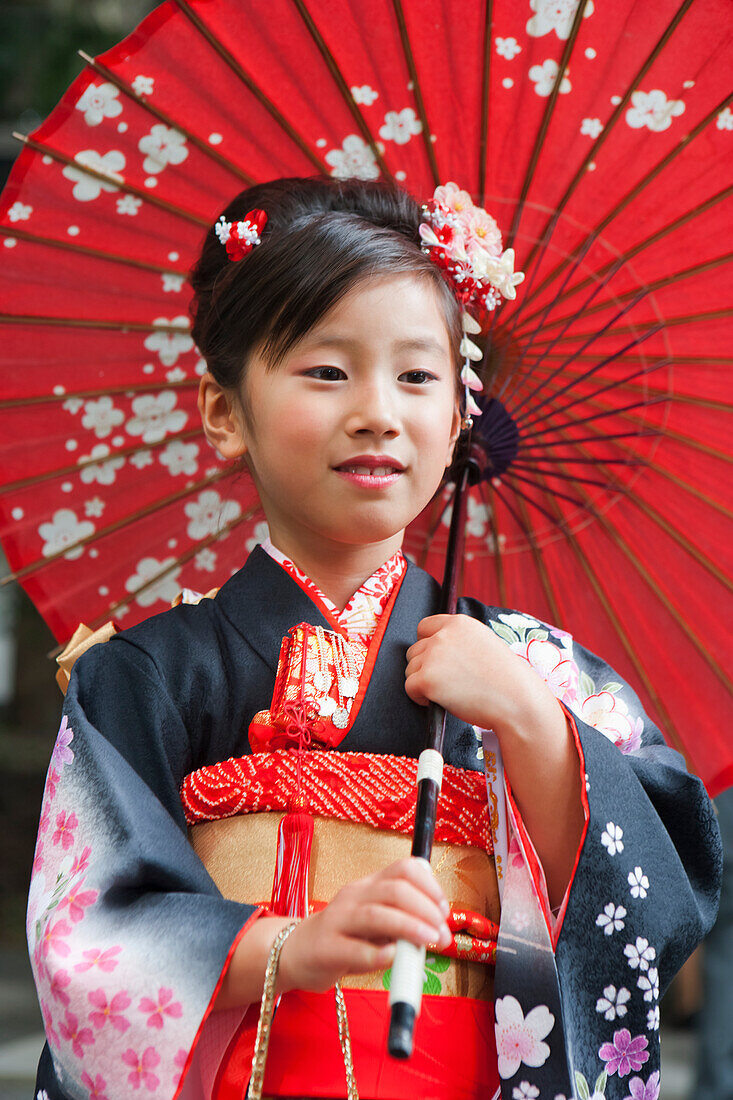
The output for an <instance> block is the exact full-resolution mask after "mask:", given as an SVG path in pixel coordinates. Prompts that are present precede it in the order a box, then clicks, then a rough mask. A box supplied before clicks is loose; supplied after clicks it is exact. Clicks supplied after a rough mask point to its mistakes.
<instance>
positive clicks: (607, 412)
mask: <svg viewBox="0 0 733 1100" xmlns="http://www.w3.org/2000/svg"><path fill="white" fill-rule="evenodd" d="M668 400H669V398H668V397H667V396H665V395H660V396H659V397H653V398H652V399H651V400H649V401H634V402H633V403H631V404H629V405H621V406H620V407H619V408H609V407H608V406H602V408H603V411H602V412H598V413H590V414H589V415H588V416H579V417H575V418H574V419H572V420H567V421H566V422H565V423H564V424H548V425H547V427H545V428H544V429H543V430H542V431H541V432H534V433H533V434H532V439H533V440H535V442H536V441H537V440H538V439H541V438H542V437H543V436H544V435H551V434H553V433H554V432H559V431H561V430H562V429H563V428H572V427H575V426H576V425H578V424H590V423H592V422H594V421H596V420H603V418H604V417H606V416H615V415H617V414H619V413H622V412H626V411H627V410H629V409H638V408H647V407H648V406H649V405H658V404H660V403H661V402H663V401H668ZM591 404H594V405H596V406H597V405H598V403H597V402H591ZM570 442H572V440H571V441H570Z"/></svg>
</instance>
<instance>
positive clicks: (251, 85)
mask: <svg viewBox="0 0 733 1100" xmlns="http://www.w3.org/2000/svg"><path fill="white" fill-rule="evenodd" d="M173 3H175V4H176V6H177V7H178V9H179V10H180V11H181V12H182V14H183V15H184V16H185V17H186V18H187V19H188V21H189V22H190V23H191V25H192V26H193V27H194V28H195V29H196V30H197V31H198V33H199V34H200V35H201V36H202V38H203V39H204V40H205V41H206V42H208V44H209V45H210V46H211V48H212V49H213V50H215V51H216V52H217V53H218V54H219V57H221V59H222V60H223V61H224V62H225V63H226V64H227V65H228V66H229V68H230V69H231V70H232V72H233V73H234V75H235V76H236V77H237V78H238V79H239V80H241V81H242V83H243V84H244V85H245V87H246V88H247V89H248V90H249V91H250V92H251V93H252V95H253V96H254V97H255V99H256V100H257V102H258V103H260V104H261V105H262V106H263V107H264V108H265V110H266V111H267V112H268V114H269V115H270V117H271V118H272V119H273V120H274V121H275V122H276V123H277V125H278V126H279V127H280V128H281V130H283V131H284V133H286V134H287V136H288V137H289V138H290V140H291V141H292V142H293V143H294V144H295V145H297V147H298V148H299V149H300V151H301V153H303V155H304V156H306V157H307V158H308V160H309V161H310V162H311V164H312V165H313V167H314V168H315V169H316V170H317V171H318V172H320V174H321V175H322V176H326V175H328V173H327V171H326V168H325V165H324V164H323V161H322V160H321V159H320V157H319V156H318V155H317V154H316V153H315V152H314V151H313V150H312V149H311V148H310V146H309V145H308V143H307V142H306V141H304V139H303V138H302V137H301V136H300V134H299V133H298V131H297V130H296V129H295V127H294V126H292V125H291V124H290V123H289V122H288V120H287V119H286V118H285V116H284V115H283V114H282V113H281V112H280V111H279V110H278V109H277V107H276V106H275V104H274V103H273V102H272V101H271V100H270V99H269V98H268V97H267V96H266V95H265V93H264V92H263V91H262V89H261V88H260V87H259V86H258V85H257V84H256V83H255V82H254V80H253V79H252V77H251V76H250V75H249V73H247V72H246V71H245V70H244V69H243V68H242V66H241V65H240V64H239V62H238V61H237V59H236V57H234V55H233V54H231V53H230V52H229V50H228V49H227V48H226V46H225V45H224V43H223V42H220V41H219V39H218V38H217V37H216V35H215V34H214V32H213V31H212V30H211V29H210V28H209V27H207V25H206V24H205V23H204V21H203V19H202V18H201V16H200V15H199V14H198V13H197V12H195V11H194V10H193V8H192V7H191V5H190V4H189V3H188V2H187V0H173Z"/></svg>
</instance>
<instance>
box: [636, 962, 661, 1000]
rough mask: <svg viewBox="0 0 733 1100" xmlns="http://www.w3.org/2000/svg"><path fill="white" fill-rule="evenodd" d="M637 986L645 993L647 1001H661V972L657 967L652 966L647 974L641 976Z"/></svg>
mask: <svg viewBox="0 0 733 1100" xmlns="http://www.w3.org/2000/svg"><path fill="white" fill-rule="evenodd" d="M636 984H637V986H638V987H639V989H640V990H641V991H642V992H643V994H644V1000H645V1001H656V1000H658V999H659V971H658V970H657V968H656V966H650V967H649V970H648V971H647V973H646V974H640V975H639V980H638V981H637V983H636Z"/></svg>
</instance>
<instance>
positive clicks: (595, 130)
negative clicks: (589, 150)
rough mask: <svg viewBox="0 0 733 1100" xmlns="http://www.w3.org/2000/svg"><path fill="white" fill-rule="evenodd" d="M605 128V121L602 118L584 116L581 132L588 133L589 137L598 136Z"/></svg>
mask: <svg viewBox="0 0 733 1100" xmlns="http://www.w3.org/2000/svg"><path fill="white" fill-rule="evenodd" d="M602 130H603V123H602V122H601V120H600V118H584V119H583V121H582V122H581V124H580V132H581V134H587V135H588V137H591V138H594V139H595V138H597V137H598V135H599V134H600V133H601V131H602Z"/></svg>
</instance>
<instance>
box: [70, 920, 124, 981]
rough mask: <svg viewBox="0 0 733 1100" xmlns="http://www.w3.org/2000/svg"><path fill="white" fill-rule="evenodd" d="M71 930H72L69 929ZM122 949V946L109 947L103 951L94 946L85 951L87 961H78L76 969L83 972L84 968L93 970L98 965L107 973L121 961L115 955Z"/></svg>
mask: <svg viewBox="0 0 733 1100" xmlns="http://www.w3.org/2000/svg"><path fill="white" fill-rule="evenodd" d="M69 931H71V930H70V929H69ZM121 950H122V948H121V947H108V948H107V950H106V951H102V949H101V947H92V948H91V950H89V951H85V952H84V958H85V960H86V961H85V962H81V963H77V964H76V966H75V967H74V970H76V971H77V972H81V971H82V970H92V969H93V968H94V967H95V966H98V967H99V969H100V970H103V971H104V972H105V974H109V973H110V972H111V971H112V970H114V968H115V967H116V966H117V963H118V962H119V961H120V960H119V959H116V958H115V955H119V953H120V951H121Z"/></svg>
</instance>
